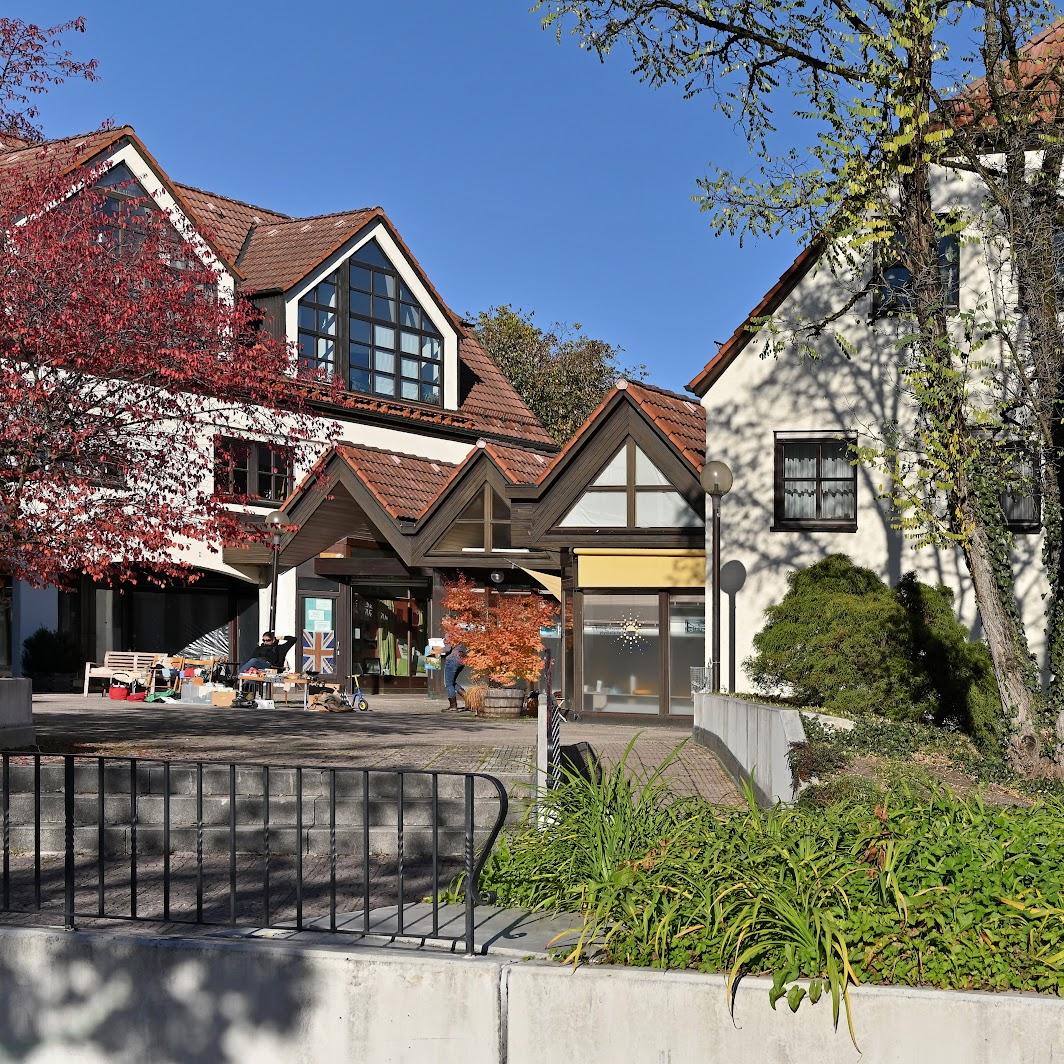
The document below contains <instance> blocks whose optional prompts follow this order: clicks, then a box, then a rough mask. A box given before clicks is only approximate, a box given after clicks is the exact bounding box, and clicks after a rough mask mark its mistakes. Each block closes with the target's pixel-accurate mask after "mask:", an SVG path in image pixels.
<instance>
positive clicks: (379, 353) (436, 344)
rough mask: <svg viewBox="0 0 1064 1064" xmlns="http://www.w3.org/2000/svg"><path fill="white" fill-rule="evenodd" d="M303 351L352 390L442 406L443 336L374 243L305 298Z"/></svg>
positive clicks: (309, 363)
mask: <svg viewBox="0 0 1064 1064" xmlns="http://www.w3.org/2000/svg"><path fill="white" fill-rule="evenodd" d="M323 286H324V289H325V291H324V293H323V291H322V289H323ZM299 348H300V364H301V365H303V366H305V367H306V368H307V369H308V370H311V371H316V370H325V371H327V372H332V373H338V374H342V375H344V376H345V377H346V381H347V386H348V387H349V388H350V389H351V391H353V392H366V393H367V394H369V395H379V396H381V397H383V398H388V399H400V400H406V401H409V402H416V403H430V404H432V405H433V406H441V405H442V403H443V337H442V336H441V335H440V332H439V330H438V329H437V328H436V326H435V325H434V324H433V322H432V319H431V318H430V317H429V316H428V314H426V313H425V311H424V309H423V308H422V306H421V304H420V303H419V302H418V300H417V297H416V296H415V295H414V293H413V292H412V291H411V290H410V288H409V287H408V286H407V285H406V283H405V282H404V281H403V279H402V278H401V277H400V276H399V273H398V271H397V270H396V269H395V267H394V266H393V265H392V264H391V262H390V261H389V259H388V257H387V256H386V255H385V254H384V251H383V250H382V249H381V246H380V244H378V243H377V241H376V240H369V241H367V242H366V243H365V244H363V245H362V247H360V248H359V249H358V250H357V251H356V252H354V254H353V255H352V256H351V258H350V259H349V260H348V261H347V262H345V263H344V264H343V265H342V266H341V267H340V268H339V269H338V270H337V271H336V272H335V273H334V274H332V275H330V276H329V277H328V278H326V279H325V280H324V281H322V282H320V283H319V284H318V285H317V286H316V287H315V288H312V289H311V290H310V291H309V292H307V293H306V294H305V295H304V296H303V298H302V299H300V301H299ZM341 352H342V355H341V354H340V353H341Z"/></svg>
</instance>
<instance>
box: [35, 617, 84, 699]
mask: <svg viewBox="0 0 1064 1064" xmlns="http://www.w3.org/2000/svg"><path fill="white" fill-rule="evenodd" d="M22 647H23V650H22V673H23V675H24V676H28V677H30V679H32V680H33V688H34V690H35V691H61V692H64V693H66V692H70V691H75V690H77V687H78V672H79V670H81V669H83V668H84V667H85V661H84V658H83V657H82V654H81V647H80V646H79V645H78V642H77V640H76V639H75V638H74V637H73V636H71V635H68V634H67V633H66V632H53V631H51V630H50V629H48V628H38V629H37V631H36V632H34V633H33V635H31V636H30V637H29V638H28V639H26V640H25V642H24V643H23V644H22Z"/></svg>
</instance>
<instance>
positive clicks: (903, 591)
mask: <svg viewBox="0 0 1064 1064" xmlns="http://www.w3.org/2000/svg"><path fill="white" fill-rule="evenodd" d="M788 584H789V585H790V586H789V589H788V591H787V594H786V595H784V597H783V598H782V599H781V600H780V602H778V603H776V604H775V605H774V606H770V607H769V609H768V610H767V611H766V624H765V626H764V628H762V629H761V631H760V632H759V633H758V634H757V635H756V636H755V637H754V651H755V653H754V654H753V656H752V657H750V658H748V659H747V660H746V662H745V663H744V664H745V666H746V669H747V671H748V672H749V674H750V677H751V679H752V680H753V681H754V683H755V684H756V686H757V687H758V688H759V690H761V691H762V692H764V693H765V694H768V695H775V696H779V695H786V696H788V697H790V698H791V699H792V700H793V701H795V702H797V703H798V704H800V705H803V706H816V707H819V708H822V709H824V710H825V711H826V712H828V713H831V712H836V713H842V714H845V715H850V716H860V715H862V714H869V713H875V714H877V715H878V716H881V717H887V718H889V719H890V720H895V721H909V722H923V723H928V724H944V725H948V726H952V727H956V728H959V729H961V730H962V731H964V732H966V733H967V734H969V735H971V736H972V737H973V738H974V739H975V740H976V742H977V743H979V744H980V745H981V746H990V745H992V744H995V743H996V741H997V729H998V726H999V725H998V722H999V721H1000V719H1001V702H1000V698H999V696H998V691H997V684H996V681H995V679H994V672H993V667H992V664H991V660H990V654H989V652H988V651H987V649H986V647H985V646H984V645H983V644H981V643H978V642H975V641H973V640H972V639H970V638H969V636H968V633H967V631H966V630H965V628H964V627H963V626H962V625H961V624H960V622H959V621H958V620H957V618H956V616H955V614H954V611H953V595H952V593H951V592H950V591H949V590H948V589H947V588H944V587H931V586H930V585H928V584H924V583H921V582H920V581H919V580H917V579H916V577H915V575H913V574H909V575H907V576H905V577H904V578H903V579H902V580H901V581H900V583H899V584H898V586H897V587H894V588H892V587H890V586H889V585H888V584H886V583H885V582H884V581H883V580H881V579H880V578H879V577H878V576H877V575H876V574H875V573H874V572H872V570H870V569H865V568H863V567H861V566H858V565H854V563H853V562H852V561H851V560H850V559H849V558H847V557H846V556H845V555H843V554H834V555H831V556H829V557H827V558H825V559H824V560H823V561H820V562H817V563H816V564H815V565H811V566H809V567H808V568H807V569H800V570H797V571H796V572H794V573H791V575H790V576H789V577H788Z"/></svg>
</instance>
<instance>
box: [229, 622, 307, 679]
mask: <svg viewBox="0 0 1064 1064" xmlns="http://www.w3.org/2000/svg"><path fill="white" fill-rule="evenodd" d="M295 641H296V637H295V636H294V635H286V636H285V637H284V639H281V640H279V639H278V638H277V636H276V635H275V634H274V633H273V632H263V633H262V642H261V643H259V645H258V646H257V647H256V648H255V653H254V654H253V655H252V656H251V657H250V658H248V660H247V661H245V662H244V664H243V665H241V666H240V673H241V675H243V674H244V673H245V672H251V671H252V669H255V670H258V671H260V672H265V671H267V670H271V669H272V670H273V671H275V672H280V671H281V669H283V668H284V659H285V658H286V657H288V651H289V650H290V649H291V648H292V647H293V646H294V645H295Z"/></svg>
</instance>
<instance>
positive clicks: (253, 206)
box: [174, 181, 294, 221]
mask: <svg viewBox="0 0 1064 1064" xmlns="http://www.w3.org/2000/svg"><path fill="white" fill-rule="evenodd" d="M174 184H175V185H176V186H177V187H178V188H183V189H186V190H188V191H189V192H198V193H200V194H201V195H203V196H214V197H215V199H223V200H226V201H227V202H228V203H235V204H237V205H238V206H240V207H248V208H249V209H250V210H253V211H265V212H266V213H267V214H273V215H276V216H277V217H278V218H283V219H285V221H294V219H293V218H292V215H290V214H285V213H284V211H275V210H274V209H273V208H272V207H263V206H262V205H261V204H258V203H248V201H247V200H242V199H237V198H236V196H227V195H225V193H224V192H212V191H211V190H210V189H209V188H200V187H199V186H197V185H190V184H188V182H186V181H175V182H174Z"/></svg>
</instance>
